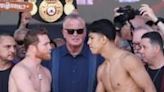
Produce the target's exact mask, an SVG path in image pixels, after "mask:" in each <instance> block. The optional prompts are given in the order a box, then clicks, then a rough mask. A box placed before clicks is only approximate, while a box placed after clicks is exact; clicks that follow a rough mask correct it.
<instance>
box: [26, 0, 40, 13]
mask: <svg viewBox="0 0 164 92" xmlns="http://www.w3.org/2000/svg"><path fill="white" fill-rule="evenodd" d="M36 1H37V0H28V2H29V3H32V10H31V11H30V13H31V15H32V16H33V15H35V14H36V13H37V11H38V8H37V6H36Z"/></svg>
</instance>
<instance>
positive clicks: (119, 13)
mask: <svg viewBox="0 0 164 92" xmlns="http://www.w3.org/2000/svg"><path fill="white" fill-rule="evenodd" d="M114 11H115V17H114V20H113V21H114V24H115V27H116V29H117V37H116V38H118V39H116V41H115V42H116V44H117V46H119V47H120V48H124V49H126V50H130V51H131V52H133V47H132V38H133V34H132V32H133V30H134V25H132V23H131V20H132V19H135V17H136V15H139V11H138V10H135V9H133V8H132V7H131V6H129V5H128V6H125V7H120V8H116V9H115V10H114ZM135 20H136V19H135ZM143 24H144V22H143ZM127 42H128V43H127ZM129 47H130V49H129Z"/></svg>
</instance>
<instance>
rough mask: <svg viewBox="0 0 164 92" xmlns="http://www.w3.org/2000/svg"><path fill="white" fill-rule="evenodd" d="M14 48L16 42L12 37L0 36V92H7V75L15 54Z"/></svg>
mask: <svg viewBox="0 0 164 92" xmlns="http://www.w3.org/2000/svg"><path fill="white" fill-rule="evenodd" d="M15 46H16V42H15V40H14V38H13V37H12V36H10V35H8V34H1V35H0V92H8V80H9V74H10V71H11V68H12V66H13V64H12V60H13V59H14V56H15V52H16V49H15Z"/></svg>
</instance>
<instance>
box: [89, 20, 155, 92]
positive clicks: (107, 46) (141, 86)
mask: <svg viewBox="0 0 164 92" xmlns="http://www.w3.org/2000/svg"><path fill="white" fill-rule="evenodd" d="M115 35H116V33H115V29H114V26H113V24H112V23H111V22H110V21H109V20H106V19H102V20H98V21H95V22H93V23H92V24H91V25H90V27H89V40H88V44H89V47H90V49H91V51H92V53H94V54H100V55H102V56H103V57H104V59H105V62H104V63H103V64H102V65H101V66H100V67H99V69H98V74H97V78H98V85H97V88H96V92H156V90H155V87H154V85H153V83H152V81H151V79H150V77H149V75H148V73H147V72H146V70H145V68H144V65H143V64H142V63H141V62H140V61H139V59H138V58H137V57H135V56H134V55H133V54H131V53H130V52H127V51H124V50H122V49H119V48H118V47H117V46H116V45H115V44H114V39H115Z"/></svg>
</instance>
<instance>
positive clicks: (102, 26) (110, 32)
mask: <svg viewBox="0 0 164 92" xmlns="http://www.w3.org/2000/svg"><path fill="white" fill-rule="evenodd" d="M88 30H89V32H93V33H100V34H102V35H105V36H106V37H107V38H108V39H109V40H110V41H114V40H115V37H116V30H115V26H114V25H113V23H112V22H111V21H110V20H107V19H100V20H97V21H94V22H93V23H91V24H90V25H89V27H88Z"/></svg>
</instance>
